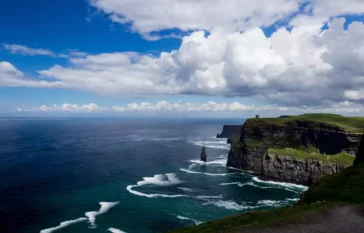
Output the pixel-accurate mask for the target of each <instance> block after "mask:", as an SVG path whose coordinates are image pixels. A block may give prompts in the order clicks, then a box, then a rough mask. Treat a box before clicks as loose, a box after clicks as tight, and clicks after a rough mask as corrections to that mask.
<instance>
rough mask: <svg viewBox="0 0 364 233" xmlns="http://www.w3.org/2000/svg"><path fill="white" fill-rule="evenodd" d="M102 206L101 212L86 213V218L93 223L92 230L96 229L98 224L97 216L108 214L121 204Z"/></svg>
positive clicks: (105, 204) (103, 203) (111, 203)
mask: <svg viewBox="0 0 364 233" xmlns="http://www.w3.org/2000/svg"><path fill="white" fill-rule="evenodd" d="M99 204H100V205H101V207H100V210H99V211H90V212H86V213H85V216H86V217H87V218H88V221H89V222H90V223H91V228H95V227H96V224H95V221H96V216H97V215H100V214H104V213H106V212H107V211H108V210H109V209H111V208H112V207H114V206H116V205H118V204H119V202H100V203H99Z"/></svg>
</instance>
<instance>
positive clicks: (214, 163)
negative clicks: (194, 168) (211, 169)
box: [190, 159, 227, 166]
mask: <svg viewBox="0 0 364 233" xmlns="http://www.w3.org/2000/svg"><path fill="white" fill-rule="evenodd" d="M190 162H191V163H197V164H203V165H211V164H212V165H222V166H225V165H226V163H227V159H217V160H212V161H209V162H203V161H200V160H197V159H193V160H190Z"/></svg>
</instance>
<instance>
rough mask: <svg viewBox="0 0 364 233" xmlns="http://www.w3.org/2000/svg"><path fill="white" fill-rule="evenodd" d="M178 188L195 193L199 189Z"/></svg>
mask: <svg viewBox="0 0 364 233" xmlns="http://www.w3.org/2000/svg"><path fill="white" fill-rule="evenodd" d="M178 189H181V190H182V191H185V192H190V193H194V192H196V191H197V190H196V189H191V188H185V187H178Z"/></svg>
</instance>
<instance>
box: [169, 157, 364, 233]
mask: <svg viewBox="0 0 364 233" xmlns="http://www.w3.org/2000/svg"><path fill="white" fill-rule="evenodd" d="M348 203H349V204H355V205H360V206H362V207H363V206H364V163H361V164H358V165H356V166H353V167H349V168H347V169H345V170H344V171H343V172H341V173H337V174H333V175H330V176H326V177H324V178H323V179H321V180H320V181H319V182H317V183H316V184H314V185H313V186H311V187H310V188H309V189H308V191H306V192H305V193H304V194H303V195H302V198H301V200H300V201H299V202H298V203H296V204H294V205H292V206H287V207H283V208H280V209H276V210H266V211H255V212H246V213H243V214H241V215H235V216H231V217H227V218H223V219H219V220H215V221H210V222H206V223H203V224H201V225H199V226H193V227H188V228H184V229H181V230H177V231H173V233H217V232H218V233H237V232H241V231H242V230H244V229H252V228H258V227H267V226H272V225H277V224H288V223H290V222H291V221H295V220H300V219H304V218H306V217H309V216H312V215H315V214H320V213H322V212H324V211H327V210H328V209H329V208H331V207H333V206H337V205H345V204H348Z"/></svg>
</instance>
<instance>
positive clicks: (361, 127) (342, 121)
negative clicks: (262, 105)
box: [248, 113, 364, 133]
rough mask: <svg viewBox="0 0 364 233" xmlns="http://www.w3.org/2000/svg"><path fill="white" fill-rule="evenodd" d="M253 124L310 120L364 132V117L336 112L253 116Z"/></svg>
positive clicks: (350, 130) (283, 123)
mask: <svg viewBox="0 0 364 233" xmlns="http://www.w3.org/2000/svg"><path fill="white" fill-rule="evenodd" d="M248 121H249V122H250V123H251V124H275V125H286V124H289V123H294V122H295V121H308V122H312V123H325V124H329V125H332V126H335V127H339V128H341V129H343V130H345V131H348V132H354V133H363V132H364V117H344V116H340V115H335V114H318V113H312V114H304V115H300V116H291V117H288V118H259V119H255V118H251V119H248Z"/></svg>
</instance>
